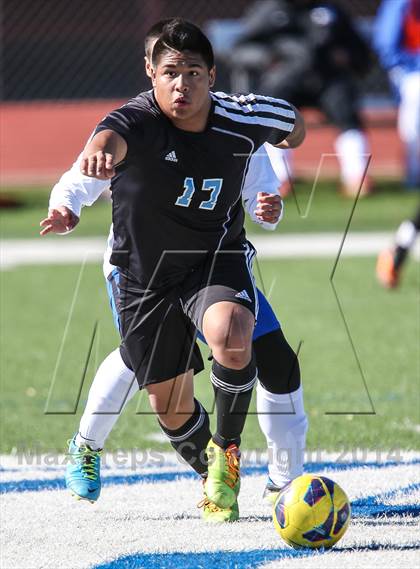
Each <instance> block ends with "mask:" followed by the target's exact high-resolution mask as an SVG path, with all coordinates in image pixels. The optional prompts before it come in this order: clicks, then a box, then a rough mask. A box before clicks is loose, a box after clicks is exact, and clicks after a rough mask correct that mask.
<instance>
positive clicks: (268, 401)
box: [253, 291, 307, 501]
mask: <svg viewBox="0 0 420 569" xmlns="http://www.w3.org/2000/svg"><path fill="white" fill-rule="evenodd" d="M258 297H259V306H260V308H259V313H258V321H257V325H256V327H255V331H254V343H253V346H254V352H255V358H256V362H257V368H258V380H259V383H258V385H257V414H258V422H259V424H260V428H261V430H262V432H263V433H264V436H265V438H266V440H267V449H268V458H269V461H268V475H269V480H268V483H267V486H266V489H265V492H264V496H265V497H266V498H267V499H268V500H269V501H272V500H273V499H275V497H277V494H278V491H279V490H280V489H281V488H282V487H283V486H284V485H285V484H287V483H288V482H290V481H291V480H292V479H293V478H296V477H297V476H300V475H301V474H302V473H303V454H304V449H305V440H306V430H307V418H306V414H305V410H304V406H303V391H302V386H301V378H300V368H299V362H298V359H297V356H296V354H295V352H294V351H293V350H292V348H291V347H290V345H289V344H288V342H287V340H286V338H285V337H284V334H283V332H282V330H281V328H280V323H279V322H278V320H277V318H276V316H275V314H274V312H273V309H272V308H271V306H270V304H269V303H268V301H267V299H266V298H265V296H264V295H263V294H262V292H261V291H258Z"/></svg>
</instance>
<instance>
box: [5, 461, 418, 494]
mask: <svg viewBox="0 0 420 569" xmlns="http://www.w3.org/2000/svg"><path fill="white" fill-rule="evenodd" d="M416 464H420V459H414V460H412V461H410V462H394V461H390V462H383V463H377V462H351V463H350V462H348V463H338V464H337V463H336V462H308V463H307V464H306V465H305V472H312V473H315V472H320V471H324V470H329V471H345V470H350V469H354V468H366V467H367V468H374V469H383V468H391V467H393V466H404V465H407V466H408V465H411V466H412V465H416ZM241 473H242V475H243V476H257V475H261V474H267V467H266V466H265V465H264V466H262V465H258V466H245V467H243V468H242V469H241ZM185 479H195V480H198V479H199V477H198V475H197V474H196V473H195V472H193V471H192V470H191V471H185V472H179V471H172V472H150V473H140V474H119V475H113V476H106V477H103V478H102V483H103V485H104V486H114V485H116V486H118V485H121V484H125V485H129V486H130V485H132V484H139V483H148V482H154V483H158V482H174V481H176V480H185ZM65 487H66V486H65V482H64V473H63V475H62V476H60V477H57V478H51V479H49V480H42V479H32V480H31V479H24V480H17V481H13V480H11V481H7V482H0V493H1V494H8V493H10V492H41V491H43V490H63V489H65Z"/></svg>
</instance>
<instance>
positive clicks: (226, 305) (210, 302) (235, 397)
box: [184, 244, 257, 507]
mask: <svg viewBox="0 0 420 569" xmlns="http://www.w3.org/2000/svg"><path fill="white" fill-rule="evenodd" d="M239 248H240V249H239ZM253 255H254V251H253V250H252V249H251V246H250V245H248V244H246V245H242V244H238V246H237V247H236V248H235V249H233V248H232V249H231V250H229V251H222V252H219V253H218V254H217V255H216V256H215V257H214V259H213V260H212V262H210V263H209V266H208V267H207V272H206V274H205V275H204V277H203V278H202V281H201V283H194V285H193V286H192V287H191V289H190V291H189V292H187V293H186V294H185V298H184V309H185V310H186V313H187V314H188V315H189V317H190V318H191V320H192V321H193V322H194V324H195V326H196V327H197V329H198V330H199V331H200V332H202V333H203V335H204V337H205V339H206V341H207V344H208V345H209V347H210V349H211V350H212V354H213V364H212V372H211V382H212V384H213V388H214V392H215V405H216V432H215V433H214V435H213V437H212V440H211V441H210V443H209V445H208V448H207V452H208V459H209V474H208V478H207V482H206V486H205V488H206V493H207V496H208V497H209V498H210V499H211V500H212V501H214V502H215V503H216V504H217V505H218V506H219V507H231V506H232V505H233V504H235V503H236V498H237V494H238V492H239V457H240V452H239V448H238V447H239V444H240V437H241V433H242V430H243V427H244V424H245V420H246V415H247V412H248V408H249V403H250V401H251V396H252V388H253V385H254V383H255V381H256V367H255V361H254V358H253V353H252V345H251V344H252V332H253V328H254V320H255V316H254V314H255V310H256V301H257V298H256V291H255V285H254V281H253V276H252V272H251V264H252V258H253ZM192 279H193V277H192ZM202 283H204V284H202ZM186 290H187V289H186Z"/></svg>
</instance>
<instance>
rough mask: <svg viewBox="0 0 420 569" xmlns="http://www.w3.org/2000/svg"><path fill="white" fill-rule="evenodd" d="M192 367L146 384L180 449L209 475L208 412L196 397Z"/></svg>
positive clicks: (198, 469) (167, 431) (165, 428)
mask: <svg viewBox="0 0 420 569" xmlns="http://www.w3.org/2000/svg"><path fill="white" fill-rule="evenodd" d="M193 378H194V374H193V371H192V370H189V371H188V372H187V373H185V374H182V375H180V376H179V377H177V378H174V379H172V380H168V381H164V382H162V383H156V384H150V385H147V386H146V389H147V392H148V394H149V401H150V405H151V407H152V409H153V410H154V411H155V413H156V415H157V417H158V420H159V424H160V426H161V428H162V430H163V432H164V433H165V434H166V435H167V437H168V439H169V441H170V443H171V445H172V447H173V448H174V449H175V450H176V452H177V453H178V454H179V455H180V456H181V457H182V458H183V459H184V460H185V461H186V462H187V463H188V464H189V465H190V466H191V467H192V468H193V469H194V470H195V471H196V472H197V474H199V475H200V476H206V475H207V457H206V453H205V450H206V447H207V443H208V442H209V440H210V439H211V432H210V421H209V416H208V414H207V411H206V410H205V409H204V407H203V406H202V404H201V403H200V402H199V401H198V400H197V399H195V398H194V385H193Z"/></svg>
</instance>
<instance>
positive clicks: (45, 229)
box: [39, 205, 79, 235]
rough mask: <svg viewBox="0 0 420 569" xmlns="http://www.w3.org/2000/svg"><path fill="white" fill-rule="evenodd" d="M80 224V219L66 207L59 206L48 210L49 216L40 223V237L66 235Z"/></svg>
mask: <svg viewBox="0 0 420 569" xmlns="http://www.w3.org/2000/svg"><path fill="white" fill-rule="evenodd" d="M78 223H79V217H78V216H77V215H76V214H75V213H73V212H72V211H71V209H69V208H68V207H66V206H64V205H63V206H57V207H55V208H51V209H49V210H48V216H47V217H46V218H45V219H43V220H42V221H41V222H40V224H39V225H40V226H41V227H42V230H41V231H40V235H47V233H57V234H59V235H60V234H64V233H69V232H70V231H72V230H73V229H74V228H75V227H76V225H77V224H78Z"/></svg>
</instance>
